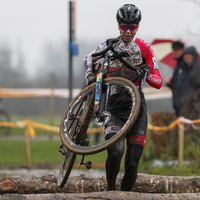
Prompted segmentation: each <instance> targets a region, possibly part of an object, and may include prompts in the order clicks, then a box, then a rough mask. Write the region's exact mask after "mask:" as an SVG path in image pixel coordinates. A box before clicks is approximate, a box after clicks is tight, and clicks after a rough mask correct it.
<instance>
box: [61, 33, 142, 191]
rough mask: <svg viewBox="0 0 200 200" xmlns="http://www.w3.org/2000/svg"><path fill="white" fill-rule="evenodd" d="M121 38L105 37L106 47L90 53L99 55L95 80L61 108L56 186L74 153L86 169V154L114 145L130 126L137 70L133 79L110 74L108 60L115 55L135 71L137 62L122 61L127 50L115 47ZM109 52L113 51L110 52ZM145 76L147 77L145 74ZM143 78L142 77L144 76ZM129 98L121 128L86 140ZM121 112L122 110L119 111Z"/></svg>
mask: <svg viewBox="0 0 200 200" xmlns="http://www.w3.org/2000/svg"><path fill="white" fill-rule="evenodd" d="M121 40H122V36H119V37H117V38H113V39H108V40H107V41H106V43H107V48H106V49H105V50H103V51H101V52H98V53H94V54H92V56H93V57H98V59H102V60H103V61H102V64H101V65H96V66H95V69H93V70H94V71H93V72H94V73H95V75H96V82H95V83H93V84H91V85H89V86H87V87H86V88H85V89H83V90H82V91H81V92H80V93H79V94H78V95H77V96H76V97H75V98H74V99H73V100H72V102H71V103H70V104H69V106H68V107H67V109H66V110H65V112H64V115H63V117H62V120H61V123H60V138H61V142H62V144H61V146H60V148H59V151H60V152H61V153H62V156H63V157H62V162H61V166H60V170H59V175H58V186H59V187H60V188H62V187H63V186H64V185H65V183H66V181H67V179H68V177H69V174H70V172H71V170H72V167H73V164H74V162H75V159H76V155H77V154H79V155H82V159H81V162H80V165H85V166H86V168H87V169H90V168H91V167H92V162H91V161H88V162H86V163H85V162H84V157H85V155H90V154H95V153H98V152H101V151H104V150H105V149H107V148H108V147H110V146H112V145H114V144H115V143H116V142H118V141H119V140H120V139H121V138H123V137H125V136H126V133H127V132H128V131H129V130H130V128H131V127H132V126H133V124H134V122H135V120H136V119H137V116H138V113H139V110H140V101H141V100H140V92H139V90H140V89H141V82H142V79H140V86H139V89H138V88H137V87H136V86H135V84H134V82H135V81H136V80H137V79H138V78H139V75H138V73H136V77H135V78H134V80H131V81H130V80H128V79H125V78H122V77H109V65H110V61H111V60H116V59H118V60H119V61H120V62H122V63H123V64H124V65H125V66H126V67H127V68H129V69H131V70H134V71H136V72H137V70H138V68H137V67H138V66H131V65H130V64H129V63H128V62H126V61H125V59H124V57H128V56H130V55H129V52H128V51H123V52H118V51H116V50H115V48H114V44H115V45H117V44H118V43H120V42H121ZM111 52H112V53H111ZM145 79H146V78H145ZM145 79H144V80H145ZM115 88H117V89H118V91H120V93H117V98H115V101H114V102H112V101H110V96H111V95H112V91H113V90H115ZM125 99H126V102H129V107H130V110H129V111H128V114H127V111H126V121H125V122H124V124H123V125H122V127H121V129H120V130H117V131H116V130H115V132H117V133H116V134H115V135H113V136H112V137H111V138H110V139H108V140H102V141H100V142H99V143H98V144H94V143H93V142H92V141H90V140H89V134H91V133H93V132H95V128H94V126H95V127H98V129H99V130H101V132H102V134H103V132H104V130H105V128H106V125H107V124H108V123H109V121H110V119H111V118H112V113H111V112H109V111H110V110H112V109H114V110H115V109H119V107H120V106H121V105H123V104H122V103H124V100H125ZM120 115H123V112H120Z"/></svg>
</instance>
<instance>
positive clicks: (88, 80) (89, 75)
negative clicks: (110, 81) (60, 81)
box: [86, 72, 96, 85]
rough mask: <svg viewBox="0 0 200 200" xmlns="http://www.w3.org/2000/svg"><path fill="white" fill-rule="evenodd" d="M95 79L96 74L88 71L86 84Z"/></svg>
mask: <svg viewBox="0 0 200 200" xmlns="http://www.w3.org/2000/svg"><path fill="white" fill-rule="evenodd" d="M95 81H96V76H95V75H94V73H92V72H90V73H89V74H88V75H87V77H86V85H90V84H92V83H94V82H95Z"/></svg>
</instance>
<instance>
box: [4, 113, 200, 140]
mask: <svg viewBox="0 0 200 200" xmlns="http://www.w3.org/2000/svg"><path fill="white" fill-rule="evenodd" d="M199 123H200V119H197V120H190V119H186V118H184V117H179V118H177V119H176V120H175V121H173V122H172V123H170V124H169V125H168V126H153V125H152V124H150V123H149V124H148V128H149V129H150V130H153V131H155V133H157V134H164V133H160V132H165V131H167V130H170V129H172V128H174V127H175V126H176V125H178V127H179V128H180V129H182V130H186V129H187V128H188V125H191V126H192V127H193V128H194V129H196V130H199V129H200V126H197V125H196V124H199ZM185 125H187V126H185ZM0 126H8V127H18V128H27V131H28V133H29V135H30V136H31V137H35V135H36V133H35V128H38V129H43V130H46V131H52V132H55V133H59V127H56V126H50V125H46V124H41V123H38V122H33V121H30V120H29V119H28V118H25V119H24V120H23V121H17V122H15V123H14V122H0ZM103 131H104V128H93V129H90V130H89V131H88V134H93V133H98V132H103Z"/></svg>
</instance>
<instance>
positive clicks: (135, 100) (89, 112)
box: [60, 77, 140, 155]
mask: <svg viewBox="0 0 200 200" xmlns="http://www.w3.org/2000/svg"><path fill="white" fill-rule="evenodd" d="M108 86H109V87H110V88H111V90H112V91H114V89H116V88H117V89H118V91H120V93H117V98H116V99H115V102H110V104H109V107H110V110H116V109H121V110H122V112H120V113H119V115H121V116H123V115H124V116H127V117H126V120H125V121H124V124H123V125H122V127H121V129H120V130H117V131H116V130H115V132H116V134H115V135H114V136H113V137H111V138H110V139H109V140H106V141H105V140H104V139H103V140H100V141H99V143H98V144H94V143H92V142H89V144H88V146H86V145H85V139H86V138H90V136H91V134H95V133H97V132H98V133H99V132H101V134H102V135H103V134H104V130H105V128H106V125H107V124H108V123H109V121H110V119H111V118H112V112H109V111H107V110H106V111H103V112H102V113H101V115H100V116H97V117H96V116H94V114H93V111H94V107H95V98H94V95H95V90H96V84H95V83H94V84H92V85H90V86H88V87H86V88H85V89H84V90H83V91H82V92H80V93H79V94H78V95H77V96H76V97H75V98H74V99H73V101H72V102H71V103H70V105H69V106H68V108H67V109H66V111H65V113H64V115H63V118H62V120H61V124H60V137H61V141H62V143H63V145H64V146H65V147H66V148H67V149H69V150H70V151H72V152H74V153H77V154H82V155H89V154H94V153H98V152H101V151H103V150H105V149H107V148H108V147H109V146H111V145H113V144H115V143H116V142H117V141H119V140H120V139H121V138H122V137H125V135H126V133H127V132H128V131H129V130H130V128H131V127H132V126H133V124H134V122H135V120H136V119H137V116H138V113H139V110H140V94H139V91H138V89H137V87H136V86H135V85H134V84H133V83H132V82H131V81H129V80H127V79H124V78H117V77H115V78H106V79H104V80H103V91H106V88H108ZM124 102H128V104H127V105H125V103H124ZM123 106H126V108H127V106H128V108H129V111H128V113H127V109H126V113H123ZM80 110H81V112H79V111H80ZM95 126H96V127H98V128H96V127H95ZM71 127H74V129H73V130H72V129H71ZM72 132H73V134H72ZM71 134H72V135H76V136H77V139H78V140H79V142H74V140H73V138H72V137H71Z"/></svg>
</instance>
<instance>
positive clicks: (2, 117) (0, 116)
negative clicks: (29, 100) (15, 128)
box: [0, 99, 11, 135]
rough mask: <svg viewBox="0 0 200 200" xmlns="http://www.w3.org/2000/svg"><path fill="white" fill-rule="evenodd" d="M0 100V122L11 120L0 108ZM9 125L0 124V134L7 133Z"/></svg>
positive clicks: (9, 128)
mask: <svg viewBox="0 0 200 200" xmlns="http://www.w3.org/2000/svg"><path fill="white" fill-rule="evenodd" d="M1 101H2V99H0V122H11V118H10V115H9V114H8V112H6V111H5V110H3V109H1ZM10 130H11V127H9V126H0V135H9V133H10Z"/></svg>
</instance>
